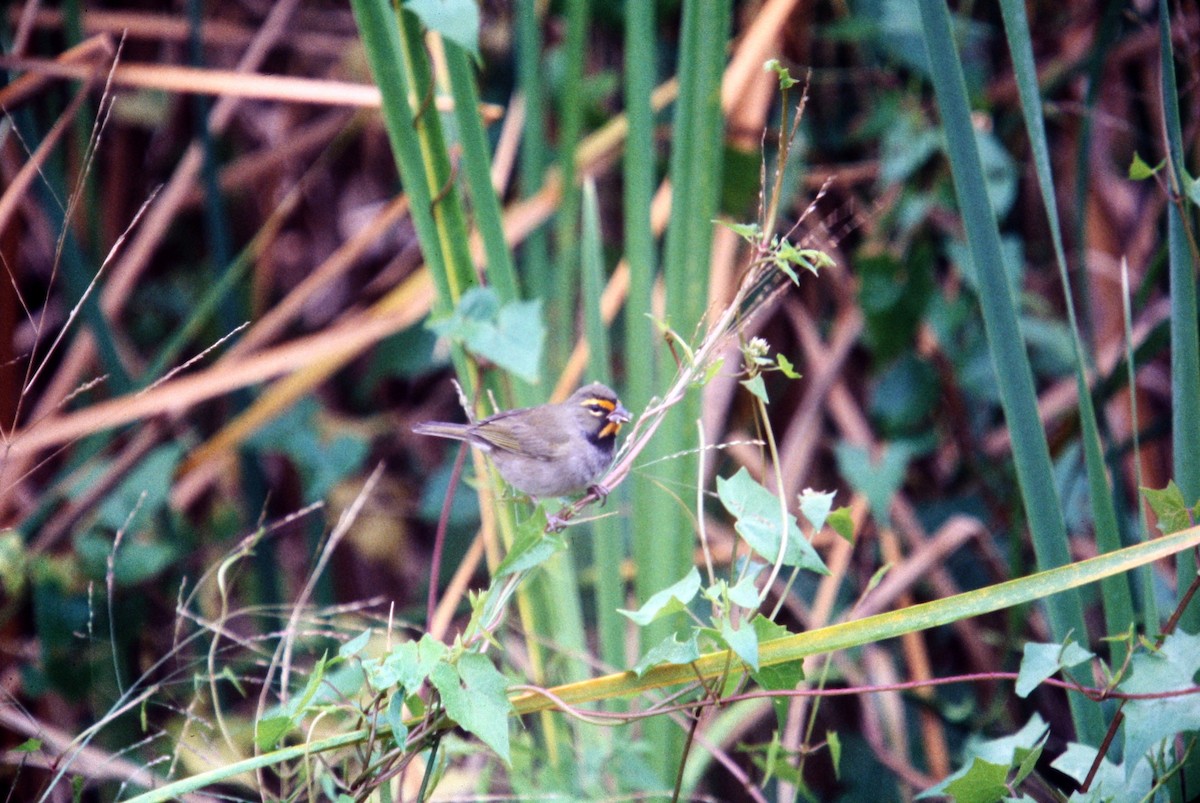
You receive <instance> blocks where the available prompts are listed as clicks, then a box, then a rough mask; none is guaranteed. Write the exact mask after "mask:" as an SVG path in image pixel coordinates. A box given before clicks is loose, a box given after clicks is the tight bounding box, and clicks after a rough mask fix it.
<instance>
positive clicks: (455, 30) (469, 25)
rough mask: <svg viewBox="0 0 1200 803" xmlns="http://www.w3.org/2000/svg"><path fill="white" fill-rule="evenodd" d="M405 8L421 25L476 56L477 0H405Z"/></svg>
mask: <svg viewBox="0 0 1200 803" xmlns="http://www.w3.org/2000/svg"><path fill="white" fill-rule="evenodd" d="M404 8H406V9H407V10H409V11H411V12H412V13H414V14H416V15H417V18H418V19H420V20H421V24H422V25H424V26H425V27H426V28H428V29H429V30H431V31H437V32H438V33H440V34H441V35H442V36H444V37H445V38H446V39H449V40H450V41H451V42H454V43H455V44H456V45H458V46H459V47H461V48H463V49H464V50H466V51H467V52H468V53H470V54H471V55H472V56H474V57H475V58H476V59H478V58H479V5H478V4H477V2H476V0H408V1H407V2H406V3H405V4H404Z"/></svg>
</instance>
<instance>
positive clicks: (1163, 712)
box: [1120, 630, 1200, 762]
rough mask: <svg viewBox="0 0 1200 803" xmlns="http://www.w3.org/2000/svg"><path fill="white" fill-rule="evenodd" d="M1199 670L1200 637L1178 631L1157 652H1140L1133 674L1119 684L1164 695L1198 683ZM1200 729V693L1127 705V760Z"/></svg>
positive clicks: (1132, 666)
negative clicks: (1186, 732)
mask: <svg viewBox="0 0 1200 803" xmlns="http://www.w3.org/2000/svg"><path fill="white" fill-rule="evenodd" d="M1198 671H1200V636H1194V635H1192V634H1190V633H1187V632H1184V631H1182V630H1177V631H1175V632H1174V633H1172V634H1171V635H1169V636H1167V638H1166V640H1165V641H1164V642H1163V645H1162V647H1161V648H1160V649H1159V650H1158V652H1149V653H1147V652H1139V653H1138V654H1136V655H1134V656H1133V659H1132V661H1131V663H1130V675H1129V677H1128V678H1127V679H1126V680H1125V681H1124V682H1123V683H1122V684H1121V685H1120V689H1121V691H1123V692H1126V693H1130V694H1148V693H1154V694H1161V693H1163V692H1171V691H1182V690H1184V689H1190V688H1192V687H1193V686H1194V685H1195V677H1196V672H1198ZM1194 730H1200V695H1195V694H1185V695H1180V696H1178V697H1163V698H1160V699H1153V700H1129V701H1128V702H1127V703H1126V704H1125V752H1124V756H1125V761H1126V762H1130V761H1136V760H1137V759H1138V757H1139V756H1142V755H1145V753H1146V752H1147V751H1149V750H1150V749H1152V748H1153V747H1154V746H1155V745H1157V744H1158V743H1159V742H1160V741H1162V740H1163V739H1167V738H1170V737H1173V736H1174V735H1175V734H1177V733H1181V732H1183V731H1194Z"/></svg>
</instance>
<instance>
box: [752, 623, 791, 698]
mask: <svg viewBox="0 0 1200 803" xmlns="http://www.w3.org/2000/svg"><path fill="white" fill-rule="evenodd" d="M750 624H751V625H752V626H753V627H754V633H755V635H756V636H757V637H758V643H759V644H762V643H764V642H767V641H772V640H773V639H777V638H783V637H785V636H790V635H791V633H790V632H789V631H788V629H787V628H786V627H784V626H783V625H781V624H777V623H776V622H772V621H771V620H770V619H768V618H767V617H765V616H763V615H762V614H761V613H760V614H759V615H757V616H755V617H754V618H753V619H752V620H751V621H750ZM751 677H753V678H754V682H755V683H757V684H758V685H759V686H762V687H763V688H764V689H766V690H767V691H787V690H789V689H794V688H796V687H797V686H799V685H800V682H801V681H803V680H804V661H803V660H800V661H787V662H785V663H782V664H774V665H772V666H764V667H761V668H759V669H758V670H757V671H755V672H753V673H751ZM772 702H778V703H780V704H782V706H783V708H784V710H786V708H787V706H788V704H789V701H788V700H786V699H777V700H774V701H772Z"/></svg>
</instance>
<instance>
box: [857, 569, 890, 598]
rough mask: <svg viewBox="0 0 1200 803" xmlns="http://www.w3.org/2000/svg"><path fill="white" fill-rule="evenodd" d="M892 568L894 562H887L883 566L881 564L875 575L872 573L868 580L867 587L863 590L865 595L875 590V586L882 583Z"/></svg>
mask: <svg viewBox="0 0 1200 803" xmlns="http://www.w3.org/2000/svg"><path fill="white" fill-rule="evenodd" d="M891 570H892V564H890V563H885V564H883V565H882V566H880V567H879V568H878V569H876V570H875V573H874V574H873V575H871V579H870V580H868V581H867V588H866V590H865V591H864V592H863V594H864V595H865V594H869V593H870V592H872V591H874V590H875V586H877V585H879V584H880V583H882V582H883V578H884V577H887V573H888V572H890V571H891Z"/></svg>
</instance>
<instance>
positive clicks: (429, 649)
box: [363, 633, 448, 695]
mask: <svg viewBox="0 0 1200 803" xmlns="http://www.w3.org/2000/svg"><path fill="white" fill-rule="evenodd" d="M447 649H448V648H447V647H446V645H445V644H443V643H442V642H440V641H438V640H437V639H435V638H434V637H433V636H431V635H430V634H428V633H426V634H425V635H423V636H421V639H420V641H405V642H403V643H401V644H397V645H396V646H395V647H393V648H392V651H391V653H389V654H388V655H387V656H385V657H383V658H371V659H368V660H365V661H363V669H364V670H365V671H366V673H367V677H368V678H369V679H370V681H371V685H372V686H374V687H375V688H376V689H378V690H382V689H387V688H391V687H392V686H399V687H400V688H401V689H403V690H404V693H405V695H410V694H415V693H416V692H417V691H419V690H420V688H421V684H423V683H424V682H425V679H426V678H427V677H429V673H430V672H431V671H433V667H434V666H436V665H437V664H438V662H439V661H441V660H442V659H443V658H444V657H445V655H446V652H447Z"/></svg>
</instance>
